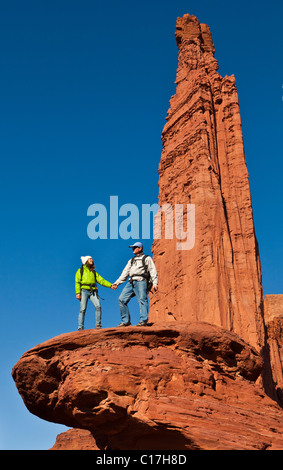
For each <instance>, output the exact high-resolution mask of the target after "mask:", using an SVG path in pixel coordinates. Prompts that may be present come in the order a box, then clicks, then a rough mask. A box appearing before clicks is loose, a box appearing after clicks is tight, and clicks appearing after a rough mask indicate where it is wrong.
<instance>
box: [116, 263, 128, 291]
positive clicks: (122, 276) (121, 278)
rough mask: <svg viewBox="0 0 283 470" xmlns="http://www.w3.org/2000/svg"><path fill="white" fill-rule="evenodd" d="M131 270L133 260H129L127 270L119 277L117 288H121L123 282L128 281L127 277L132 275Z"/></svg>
mask: <svg viewBox="0 0 283 470" xmlns="http://www.w3.org/2000/svg"><path fill="white" fill-rule="evenodd" d="M130 269H131V260H129V261H128V263H127V264H126V266H125V268H124V269H123V271H122V274H121V276H120V277H118V279H117V281H116V282H114V285H115V286H119V285H120V284H122V283H123V282H125V281H126V280H127V277H128V276H129V274H130Z"/></svg>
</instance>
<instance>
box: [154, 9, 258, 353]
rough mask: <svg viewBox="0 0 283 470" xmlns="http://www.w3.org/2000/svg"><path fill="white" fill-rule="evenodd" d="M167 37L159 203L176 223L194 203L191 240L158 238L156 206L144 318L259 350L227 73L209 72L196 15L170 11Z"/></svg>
mask: <svg viewBox="0 0 283 470" xmlns="http://www.w3.org/2000/svg"><path fill="white" fill-rule="evenodd" d="M176 40H177V45H178V48H179V65H178V71H177V79H176V85H177V87H176V94H175V95H174V96H173V97H172V98H171V100H170V109H169V111H168V117H167V123H166V125H165V127H164V130H163V133H162V141H163V152H162V156H161V161H160V166H159V205H160V206H166V204H169V205H170V206H171V207H173V208H174V206H175V204H183V205H184V206H183V207H184V225H185V226H186V223H187V217H188V215H187V204H194V205H195V244H194V246H193V248H191V249H187V250H186V249H179V250H178V249H177V248H176V243H177V240H176V235H175V234H174V236H173V238H172V239H169V238H167V239H166V234H165V224H164V225H163V223H164V221H165V215H164V213H162V233H161V239H159V240H158V239H157V240H155V242H154V244H153V249H152V252H153V258H154V261H155V264H156V266H157V269H158V273H159V278H160V283H159V286H160V290H159V292H160V293H159V294H157V296H156V297H153V298H152V299H151V309H150V319H151V320H152V321H172V320H174V319H175V320H176V321H182V322H184V321H185V322H187V321H188V322H191V321H207V322H209V323H212V324H215V325H218V326H222V327H223V328H225V329H228V330H231V331H234V332H236V333H237V334H239V336H241V337H242V338H244V339H245V340H246V341H247V342H249V343H250V344H252V345H253V346H255V347H257V348H258V349H261V348H262V347H263V345H264V343H265V337H264V322H263V311H262V310H263V292H262V281H261V264H260V259H259V251H258V245H257V240H256V235H255V228H254V222H253V211H252V204H251V196H250V188H249V180H248V171H247V167H246V160H245V154H244V146H243V138H242V129H241V117H240V109H239V100H238V94H237V89H236V85H235V78H234V76H231V77H227V76H226V77H224V78H222V77H221V76H220V75H219V73H218V72H217V69H218V63H217V61H216V59H215V58H214V45H213V41H212V37H211V33H210V31H209V28H208V26H207V25H204V24H200V23H199V21H198V20H197V18H196V17H194V16H190V15H184V17H183V18H178V20H177V30H176ZM175 222H176V221H175ZM190 230H192V226H190V227H189V231H190ZM184 232H186V230H185V229H184ZM182 243H185V242H184V241H183V242H182ZM184 246H185V245H184Z"/></svg>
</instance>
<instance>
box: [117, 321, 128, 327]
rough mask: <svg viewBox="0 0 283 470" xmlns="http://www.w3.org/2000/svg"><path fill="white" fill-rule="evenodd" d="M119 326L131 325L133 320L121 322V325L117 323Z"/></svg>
mask: <svg viewBox="0 0 283 470" xmlns="http://www.w3.org/2000/svg"><path fill="white" fill-rule="evenodd" d="M117 326H131V322H130V321H128V322H127V323H123V322H122V323H120V325H117Z"/></svg>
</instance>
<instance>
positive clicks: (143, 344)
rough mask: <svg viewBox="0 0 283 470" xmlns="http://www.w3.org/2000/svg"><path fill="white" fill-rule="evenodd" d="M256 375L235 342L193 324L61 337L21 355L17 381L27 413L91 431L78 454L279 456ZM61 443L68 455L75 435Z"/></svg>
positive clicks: (253, 355)
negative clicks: (260, 452) (272, 452)
mask: <svg viewBox="0 0 283 470" xmlns="http://www.w3.org/2000/svg"><path fill="white" fill-rule="evenodd" d="M261 369H262V358H261V356H260V355H259V353H258V352H257V351H256V350H255V349H253V348H252V347H251V346H250V345H248V344H247V343H245V342H244V341H243V340H242V339H241V338H239V337H238V336H237V335H235V334H234V333H232V332H228V331H225V330H223V329H221V328H219V327H216V326H214V325H209V324H207V323H195V324H190V325H188V324H185V325H180V324H179V325H176V324H174V325H153V326H152V327H143V328H142V327H141V328H138V327H128V328H123V329H122V330H121V329H118V328H110V329H105V330H86V331H79V332H74V333H69V334H65V335H61V336H58V337H56V338H53V339H51V340H49V341H47V342H45V343H43V344H40V345H38V346H36V347H35V348H33V349H31V350H30V351H28V352H27V353H25V354H24V355H23V356H22V358H21V359H20V360H19V362H18V363H17V364H16V365H15V367H14V369H13V377H14V380H15V382H16V385H17V387H18V390H19V393H20V394H21V396H22V398H23V400H24V402H25V404H26V406H27V408H28V409H29V410H30V411H31V412H32V413H34V414H36V415H37V416H39V417H40V418H43V419H45V420H48V421H53V422H56V423H62V424H65V425H66V426H69V427H75V428H79V429H83V430H87V431H89V437H90V441H89V442H88V441H87V436H88V435H87V433H86V434H85V433H84V434H83V435H82V436H81V434H80V433H79V434H78V435H76V437H78V438H79V439H82V444H81V445H82V448H91V447H92V448H95V446H96V445H97V447H98V448H99V449H106V450H111V449H113V450H117V449H120V450H135V449H136V450H139V449H140V450H144V449H154V450H156V449H157V450H161V449H163V450H164V449H179V450H182V449H227V450H228V449H239V450H240V449H283V419H282V418H283V411H282V409H280V407H279V406H278V405H277V404H276V403H275V402H274V401H272V400H271V399H269V398H268V397H267V396H266V395H265V394H264V392H263V390H262V389H261V388H260V387H259V386H258V385H256V384H255V381H256V379H257V377H258V376H259V374H260V372H261ZM68 433H69V432H68ZM62 440H63V441H65V445H66V446H67V447H68V448H71V447H72V445H73V444H72V442H71V440H72V433H69V434H68V435H65V436H64V435H63V436H61V437H60V438H59V439H58V442H57V448H62V444H60V442H62ZM95 442H96V444H95ZM63 445H64V444H63ZM74 445H75V443H74ZM76 445H77V444H76ZM55 448H56V445H55ZM76 448H77V447H76Z"/></svg>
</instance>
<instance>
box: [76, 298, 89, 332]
mask: <svg viewBox="0 0 283 470" xmlns="http://www.w3.org/2000/svg"><path fill="white" fill-rule="evenodd" d="M88 298H89V292H88V291H87V290H85V289H82V291H81V303H80V313H79V326H78V329H79V330H83V329H84V321H85V311H86V307H87V301H88Z"/></svg>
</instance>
